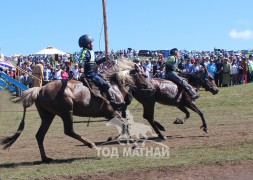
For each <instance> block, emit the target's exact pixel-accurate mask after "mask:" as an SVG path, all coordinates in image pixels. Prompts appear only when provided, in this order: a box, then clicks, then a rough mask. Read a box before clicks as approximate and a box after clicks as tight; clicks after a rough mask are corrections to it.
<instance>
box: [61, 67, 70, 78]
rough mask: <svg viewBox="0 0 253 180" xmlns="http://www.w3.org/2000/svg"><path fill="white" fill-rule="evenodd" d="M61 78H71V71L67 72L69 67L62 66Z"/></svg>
mask: <svg viewBox="0 0 253 180" xmlns="http://www.w3.org/2000/svg"><path fill="white" fill-rule="evenodd" d="M61 78H62V79H65V80H68V79H69V73H68V72H67V67H66V66H65V67H63V68H62V73H61Z"/></svg>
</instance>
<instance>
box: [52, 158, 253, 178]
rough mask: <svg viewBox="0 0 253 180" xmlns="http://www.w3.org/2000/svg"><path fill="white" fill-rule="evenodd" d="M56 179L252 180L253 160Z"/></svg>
mask: <svg viewBox="0 0 253 180" xmlns="http://www.w3.org/2000/svg"><path fill="white" fill-rule="evenodd" d="M58 179H72V180H74V179H75V180H78V179H89V180H117V179H123V180H133V179H145V180H151V179H152V180H153V179H159V180H163V179H175V180H185V179H205V180H209V179H210V180H211V179H216V180H219V179H222V180H225V179H227V180H228V179H229V180H240V179H243V180H251V179H253V160H248V161H236V162H226V163H216V164H197V165H191V166H185V167H178V168H176V167H173V168H162V169H153V170H140V171H134V172H132V171H131V172H119V173H110V174H99V175H90V176H87V175H84V176H67V177H66V176H65V177H59V178H57V180H58Z"/></svg>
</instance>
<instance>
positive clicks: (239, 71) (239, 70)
mask: <svg viewBox="0 0 253 180" xmlns="http://www.w3.org/2000/svg"><path fill="white" fill-rule="evenodd" d="M243 69H244V67H243V64H242V61H241V60H240V61H239V65H238V73H239V80H238V81H239V82H238V83H239V84H243Z"/></svg>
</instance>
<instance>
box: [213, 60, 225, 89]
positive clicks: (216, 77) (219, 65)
mask: <svg viewBox="0 0 253 180" xmlns="http://www.w3.org/2000/svg"><path fill="white" fill-rule="evenodd" d="M215 65H216V69H217V71H216V73H214V81H215V84H216V85H217V86H218V87H221V84H222V78H223V76H222V72H223V69H224V66H223V63H222V59H221V58H219V59H218V60H217V62H216V63H215Z"/></svg>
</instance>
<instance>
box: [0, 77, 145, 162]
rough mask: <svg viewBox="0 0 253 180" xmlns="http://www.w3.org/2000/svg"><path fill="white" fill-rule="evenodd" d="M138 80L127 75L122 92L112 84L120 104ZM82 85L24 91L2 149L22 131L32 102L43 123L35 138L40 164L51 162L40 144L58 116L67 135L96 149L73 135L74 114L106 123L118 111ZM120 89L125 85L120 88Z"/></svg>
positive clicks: (53, 84)
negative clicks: (18, 114) (20, 113)
mask: <svg viewBox="0 0 253 180" xmlns="http://www.w3.org/2000/svg"><path fill="white" fill-rule="evenodd" d="M113 77H114V78H116V77H117V76H116V75H115V74H114V75H113ZM140 77H142V78H141V79H140V78H138V79H134V78H132V77H130V76H128V78H126V79H125V80H126V81H124V83H125V84H127V85H125V86H126V87H125V88H124V91H120V89H119V88H118V86H117V85H112V87H111V88H113V91H114V95H115V96H116V97H115V99H116V100H117V101H118V102H122V101H123V100H124V96H126V95H128V94H127V92H126V91H125V89H127V88H128V87H127V86H133V85H134V84H132V83H138V84H140V83H141V82H139V81H142V79H144V78H145V77H144V76H142V75H141V74H140ZM83 83H84V82H80V81H75V80H71V81H65V80H55V81H52V82H50V83H48V84H47V85H45V86H43V87H34V88H31V89H28V90H26V91H24V92H23V95H22V100H23V107H24V113H23V118H22V121H21V123H20V125H19V128H18V130H17V132H16V133H15V134H14V135H13V136H10V137H5V138H3V139H1V141H0V143H1V144H2V145H4V147H3V149H7V148H9V147H10V146H11V145H12V144H13V143H14V142H15V141H16V140H17V139H18V137H19V136H20V134H21V132H22V131H23V130H24V125H25V115H26V109H27V108H28V107H30V106H31V105H32V104H33V103H35V105H36V107H37V110H38V113H39V115H40V118H41V121H42V122H41V125H40V128H39V130H38V132H37V134H36V139H37V143H38V146H39V150H40V154H41V159H42V161H43V162H46V163H47V162H50V161H52V159H51V158H48V157H47V156H46V153H45V149H44V145H43V141H44V138H45V135H46V133H47V131H48V129H49V127H50V125H51V123H52V121H53V119H54V117H55V115H58V116H60V117H61V119H62V121H63V124H64V133H65V134H66V135H68V136H70V137H72V138H74V139H77V140H79V141H80V142H82V143H84V144H86V145H87V146H88V147H90V148H95V147H96V145H95V144H94V143H93V142H91V141H90V140H89V139H87V138H84V137H81V136H80V135H78V134H77V133H75V132H74V129H73V115H75V116H81V117H105V118H106V119H108V120H109V119H112V118H114V117H115V116H116V115H117V114H118V112H117V111H114V109H113V108H112V107H111V105H110V104H109V103H108V101H107V100H106V99H105V98H103V97H101V96H98V95H96V93H94V92H93V91H90V89H89V88H87V87H86V86H83ZM121 85H122V84H121ZM122 87H124V86H123V85H122ZM128 89H129V88H128Z"/></svg>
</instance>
